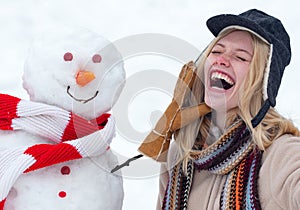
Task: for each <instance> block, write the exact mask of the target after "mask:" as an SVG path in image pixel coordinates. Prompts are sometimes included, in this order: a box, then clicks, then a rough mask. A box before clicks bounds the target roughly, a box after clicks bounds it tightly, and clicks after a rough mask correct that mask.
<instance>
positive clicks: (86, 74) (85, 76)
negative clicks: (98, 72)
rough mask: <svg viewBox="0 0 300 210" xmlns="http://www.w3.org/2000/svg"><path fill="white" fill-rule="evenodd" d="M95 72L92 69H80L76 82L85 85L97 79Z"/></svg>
mask: <svg viewBox="0 0 300 210" xmlns="http://www.w3.org/2000/svg"><path fill="white" fill-rule="evenodd" d="M95 78H96V77H95V74H94V73H93V72H91V71H85V70H80V71H78V72H77V74H76V83H77V84H78V85H79V86H82V87H83V86H85V85H87V84H88V83H90V82H91V81H92V80H93V79H95Z"/></svg>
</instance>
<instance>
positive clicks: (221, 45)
mask: <svg viewBox="0 0 300 210" xmlns="http://www.w3.org/2000/svg"><path fill="white" fill-rule="evenodd" d="M217 45H218V46H220V47H222V48H225V45H224V44H222V43H217V44H216V45H215V46H217ZM236 51H240V52H245V53H247V54H248V55H250V56H251V57H252V56H253V54H252V53H250V52H249V51H248V50H245V49H243V48H237V49H236Z"/></svg>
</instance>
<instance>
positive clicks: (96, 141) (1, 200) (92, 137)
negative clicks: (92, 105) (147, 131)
mask: <svg viewBox="0 0 300 210" xmlns="http://www.w3.org/2000/svg"><path fill="white" fill-rule="evenodd" d="M104 126H105V129H102V128H104ZM0 130H24V131H27V132H29V133H32V134H34V135H39V136H41V137H44V138H45V139H48V140H51V141H53V144H49V143H46V142H45V144H36V145H33V146H29V147H25V148H24V147H18V148H8V149H7V148H5V149H4V148H2V149H1V146H0V210H3V209H4V204H5V199H6V197H7V195H8V193H9V191H10V189H11V187H12V186H13V185H14V183H15V181H16V180H17V179H18V177H19V176H20V175H21V174H22V173H28V172H30V171H33V170H36V169H40V168H43V167H47V166H50V165H54V164H57V163H61V162H65V161H69V160H75V159H80V158H84V157H93V156H98V155H101V154H102V153H104V152H105V151H106V150H107V149H108V146H109V144H110V142H111V139H112V138H113V135H114V133H115V128H114V123H113V120H111V118H110V114H107V113H105V114H103V115H101V116H100V117H98V118H96V119H95V120H91V121H88V120H85V119H83V118H82V117H80V116H77V115H75V114H73V113H72V112H69V111H66V110H63V109H61V108H58V107H55V106H51V105H47V104H42V103H37V102H32V101H26V100H21V99H19V98H16V97H13V96H10V95H6V94H0Z"/></svg>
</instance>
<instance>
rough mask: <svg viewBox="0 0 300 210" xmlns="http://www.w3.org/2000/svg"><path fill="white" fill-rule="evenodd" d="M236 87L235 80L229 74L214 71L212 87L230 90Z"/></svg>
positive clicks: (211, 76)
mask: <svg viewBox="0 0 300 210" xmlns="http://www.w3.org/2000/svg"><path fill="white" fill-rule="evenodd" d="M234 85H235V82H234V80H233V79H232V78H231V77H230V76H229V75H227V74H225V73H223V72H219V71H214V72H212V73H211V75H210V86H211V87H216V88H220V89H224V90H228V89H230V88H232V87H233V86H234Z"/></svg>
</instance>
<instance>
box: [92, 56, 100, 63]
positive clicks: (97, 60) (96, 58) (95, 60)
mask: <svg viewBox="0 0 300 210" xmlns="http://www.w3.org/2000/svg"><path fill="white" fill-rule="evenodd" d="M92 60H93V62H94V63H100V62H101V60H102V57H101V55H99V54H95V55H94V56H93V58H92Z"/></svg>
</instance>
